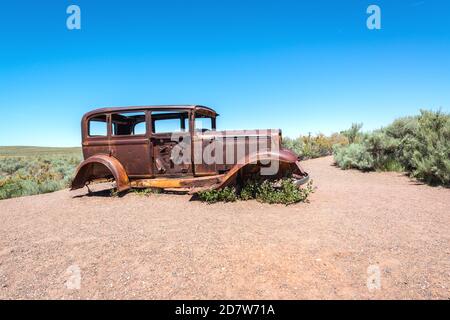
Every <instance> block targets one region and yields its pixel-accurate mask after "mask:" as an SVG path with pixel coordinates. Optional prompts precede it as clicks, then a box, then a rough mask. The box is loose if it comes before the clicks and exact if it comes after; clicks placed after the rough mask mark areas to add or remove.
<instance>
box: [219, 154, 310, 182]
mask: <svg viewBox="0 0 450 320" xmlns="http://www.w3.org/2000/svg"><path fill="white" fill-rule="evenodd" d="M260 161H278V162H279V163H283V164H287V165H290V167H291V168H293V169H294V170H293V173H294V174H295V175H296V176H298V177H308V173H306V172H305V171H304V170H303V168H302V167H301V166H300V163H299V160H298V156H297V155H296V154H295V153H294V152H292V151H291V150H289V149H280V150H279V151H266V152H256V153H253V154H251V155H248V156H246V157H245V158H244V159H242V160H241V161H238V164H236V165H235V166H233V167H232V168H231V169H230V171H228V172H227V174H226V175H225V177H224V178H223V180H222V182H221V183H220V184H219V185H216V186H215V188H217V189H219V188H222V187H225V186H227V185H228V184H229V183H230V182H231V181H233V180H234V178H235V177H236V175H237V174H238V173H239V171H240V170H241V169H243V168H245V167H246V166H248V165H251V164H256V163H258V162H260ZM283 168H285V166H279V168H278V170H284V169H283ZM278 173H280V172H278ZM281 173H282V172H281Z"/></svg>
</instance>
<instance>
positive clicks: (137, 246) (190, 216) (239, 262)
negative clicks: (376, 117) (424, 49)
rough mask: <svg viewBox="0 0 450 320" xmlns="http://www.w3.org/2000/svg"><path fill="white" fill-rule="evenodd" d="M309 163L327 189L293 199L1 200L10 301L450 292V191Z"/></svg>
mask: <svg viewBox="0 0 450 320" xmlns="http://www.w3.org/2000/svg"><path fill="white" fill-rule="evenodd" d="M304 167H305V168H306V169H307V170H308V171H309V172H310V174H311V176H312V177H313V180H314V182H315V185H316V186H317V187H318V189H317V191H316V192H315V193H314V194H313V195H312V197H311V202H310V203H305V204H297V205H294V206H289V207H285V206H282V205H266V204H260V203H258V202H256V201H250V202H237V203H231V204H215V205H206V204H203V203H199V202H197V201H189V200H190V197H189V196H184V195H181V196H180V195H151V196H150V197H148V198H147V197H144V196H139V195H136V194H128V195H126V196H124V197H123V198H111V197H104V196H94V197H87V196H84V197H76V198H72V196H73V195H76V194H78V195H82V194H84V193H85V190H82V191H79V192H78V191H77V192H76V193H70V192H69V191H67V190H64V191H60V192H56V193H52V194H46V195H39V196H31V197H24V198H18V199H10V200H3V201H0V298H2V299H5V298H32V299H34V298H38V299H40V298H58V299H59V298H69V299H70V298H88V299H91V298H94V299H95V298H150V299H155V298H162V299H180V298H193V299H204V298H211V299H215V298H222V299H244V298H255V299H272V298H274V299H278V298H280V299H299V298H305V299H308V298H326V299H336V298H344V299H354V298H363V299H365V298H373V299H379V298H388V299H391V298H393V299H404V298H419V299H422V298H425V299H427V298H433V299H435V298H441V299H449V298H450V190H448V189H444V188H432V187H429V186H424V185H420V184H417V183H415V182H413V181H411V180H409V179H408V178H407V177H404V176H401V175H400V174H396V173H368V174H367V173H366V174H365V173H360V172H357V171H341V170H339V169H337V168H335V167H333V166H332V159H331V158H330V157H328V158H322V159H316V160H310V161H306V162H304ZM369 266H372V267H370V268H371V269H370V270H369V274H368V268H369ZM68 268H69V270H67V269H68ZM78 270H79V272H80V276H81V281H80V289H73V288H76V287H77V278H76V277H77V273H78ZM377 270H379V272H380V279H381V282H380V284H381V288H379V289H374V290H373V291H369V289H368V287H367V279H368V276H372V277H375V276H376V273H377ZM68 279H69V282H67V281H68ZM68 287H69V288H72V289H69V288H68Z"/></svg>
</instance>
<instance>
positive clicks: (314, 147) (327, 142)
mask: <svg viewBox="0 0 450 320" xmlns="http://www.w3.org/2000/svg"><path fill="white" fill-rule="evenodd" d="M347 144H348V139H347V138H346V137H345V136H344V135H342V134H340V133H334V134H332V135H331V136H325V135H324V134H321V133H320V134H318V135H316V136H313V135H307V136H300V137H298V138H296V139H291V138H288V137H287V138H283V146H284V147H286V148H288V149H290V150H292V151H294V152H295V153H297V154H298V155H299V156H301V157H302V158H303V159H313V158H319V157H324V156H329V155H331V154H332V153H333V146H334V145H347Z"/></svg>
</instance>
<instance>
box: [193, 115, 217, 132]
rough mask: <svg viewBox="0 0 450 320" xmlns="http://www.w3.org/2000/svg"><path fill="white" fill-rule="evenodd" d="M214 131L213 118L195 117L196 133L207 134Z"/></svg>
mask: <svg viewBox="0 0 450 320" xmlns="http://www.w3.org/2000/svg"><path fill="white" fill-rule="evenodd" d="M210 130H213V126H212V118H209V117H199V116H196V117H195V131H199V132H205V131H210Z"/></svg>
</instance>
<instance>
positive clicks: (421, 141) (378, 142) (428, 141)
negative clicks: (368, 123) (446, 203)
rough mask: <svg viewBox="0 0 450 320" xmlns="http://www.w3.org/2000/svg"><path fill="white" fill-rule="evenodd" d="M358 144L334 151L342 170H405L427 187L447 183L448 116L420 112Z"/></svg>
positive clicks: (363, 137) (362, 138)
mask: <svg viewBox="0 0 450 320" xmlns="http://www.w3.org/2000/svg"><path fill="white" fill-rule="evenodd" d="M359 139H360V142H358V143H352V144H350V145H348V146H339V147H335V148H334V152H333V154H334V159H335V162H336V164H337V165H338V166H339V167H341V168H343V169H350V168H356V169H360V170H381V171H405V172H408V173H409V174H410V175H411V176H413V177H415V178H417V179H419V180H421V181H424V182H426V183H429V184H441V185H449V184H450V115H449V114H445V113H442V112H441V111H437V112H433V111H424V110H422V111H421V114H420V115H419V116H416V117H405V118H400V119H397V120H395V121H394V122H393V123H392V124H391V125H389V126H387V127H386V128H382V129H380V130H375V131H373V132H371V133H367V134H365V135H361V136H360V138H359Z"/></svg>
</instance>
